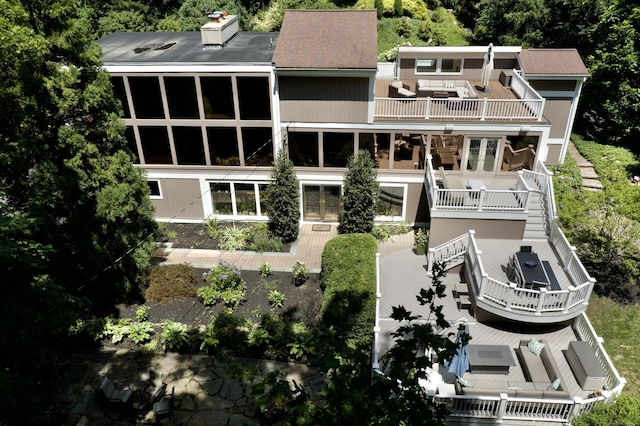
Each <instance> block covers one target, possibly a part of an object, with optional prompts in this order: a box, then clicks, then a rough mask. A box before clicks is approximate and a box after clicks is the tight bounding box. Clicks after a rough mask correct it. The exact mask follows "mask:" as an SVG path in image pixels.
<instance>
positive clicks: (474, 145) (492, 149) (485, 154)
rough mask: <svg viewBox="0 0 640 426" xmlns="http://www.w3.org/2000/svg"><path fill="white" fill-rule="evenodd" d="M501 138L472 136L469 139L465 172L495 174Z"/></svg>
mask: <svg viewBox="0 0 640 426" xmlns="http://www.w3.org/2000/svg"><path fill="white" fill-rule="evenodd" d="M499 146H500V139H499V138H470V139H468V141H467V149H466V152H465V154H466V160H465V162H464V164H466V167H465V174H467V175H478V176H482V175H485V176H488V175H494V174H495V171H496V167H497V163H498V153H499V151H498V147H499Z"/></svg>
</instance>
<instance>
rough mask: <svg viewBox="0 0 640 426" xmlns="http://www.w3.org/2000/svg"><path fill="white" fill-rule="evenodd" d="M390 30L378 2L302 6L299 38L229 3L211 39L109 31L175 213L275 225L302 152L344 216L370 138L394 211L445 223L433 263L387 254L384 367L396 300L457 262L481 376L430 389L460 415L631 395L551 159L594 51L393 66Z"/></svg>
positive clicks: (585, 404)
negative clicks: (273, 205)
mask: <svg viewBox="0 0 640 426" xmlns="http://www.w3.org/2000/svg"><path fill="white" fill-rule="evenodd" d="M376 25H377V20H376V12H375V11H374V10H330V11H326V10H325V11H319V10H314V11H303V10H289V11H287V12H286V14H285V18H284V22H283V25H282V30H281V31H280V33H248V32H239V31H238V21H237V17H235V16H232V15H228V14H226V13H225V12H216V13H214V14H212V15H210V22H209V23H207V24H205V25H204V26H203V27H202V28H201V31H200V32H188V33H115V34H112V35H109V36H107V37H105V38H103V39H101V40H99V44H100V45H101V46H102V51H103V57H102V59H103V63H104V66H105V67H106V69H107V70H108V71H109V72H110V73H111V78H112V81H113V84H114V88H115V92H116V95H117V96H118V97H119V99H120V100H121V102H122V104H123V107H124V117H123V118H124V121H125V124H126V125H127V138H128V141H129V144H130V148H131V149H132V151H133V152H134V153H136V154H137V157H136V162H137V164H139V166H140V167H142V168H144V169H145V170H146V172H147V179H148V181H149V185H150V187H151V190H152V199H153V204H154V205H155V207H156V218H157V219H158V220H160V221H169V220H171V221H174V222H200V221H203V220H205V219H207V218H211V217H215V218H217V219H218V220H220V221H226V220H234V221H265V220H267V217H266V214H265V210H264V203H265V202H267V200H265V199H264V197H263V190H264V188H265V186H266V184H267V182H268V179H269V174H270V171H271V169H270V166H271V162H272V160H273V158H274V156H276V155H280V154H282V155H288V156H289V158H290V159H291V160H292V161H293V163H294V164H295V166H296V173H297V177H298V181H299V183H300V193H301V195H302V197H301V205H300V217H301V220H302V222H303V223H315V222H323V223H329V224H332V223H334V224H335V223H337V222H338V219H339V212H340V197H341V192H342V181H343V175H344V173H345V171H346V164H347V159H348V158H349V156H350V155H353V154H354V153H355V152H357V151H358V150H366V151H368V152H369V153H370V155H371V157H372V159H373V160H374V162H375V165H376V168H377V172H378V178H379V181H380V185H381V198H380V203H379V207H378V216H377V218H376V220H377V221H379V222H390V221H403V222H406V223H409V224H413V225H415V226H429V227H430V240H429V252H428V256H427V257H426V258H425V257H421V256H416V255H414V254H407V253H401V252H400V253H401V254H399V255H397V256H396V255H393V256H387V257H385V258H384V259H382V260H381V262H380V274H379V286H380V289H379V291H378V295H379V299H380V300H379V314H378V315H377V318H376V326H375V341H376V344H375V349H374V369H376V370H380V369H381V368H383V367H382V365H381V364H380V363H379V357H380V356H381V355H383V354H384V352H386V350H387V349H388V347H389V344H391V342H390V339H389V333H390V332H391V331H393V327H395V326H397V325H395V324H394V323H393V321H391V320H390V319H389V318H388V316H389V314H390V312H391V306H395V305H398V304H404V305H405V306H407V307H411V306H412V304H414V305H415V297H414V295H415V294H417V292H418V290H419V289H420V287H421V286H426V285H428V282H429V275H430V273H431V267H432V265H433V264H434V262H446V265H447V268H448V269H449V271H448V275H447V277H446V280H447V281H446V282H447V287H448V288H450V289H451V292H450V297H449V298H448V299H447V300H445V301H446V303H445V308H444V312H445V313H446V316H447V318H448V319H450V320H451V321H452V323H458V322H465V323H466V324H467V326H468V328H469V330H470V334H471V336H472V344H471V345H469V347H468V348H469V358H470V366H469V368H468V370H467V371H466V372H465V373H464V375H463V376H462V377H461V376H458V377H455V376H453V377H452V376H451V374H450V373H446V374H444V373H445V371H444V367H442V371H441V372H440V373H439V380H434V381H433V382H432V383H430V384H429V385H428V386H429V397H430V398H434V399H436V400H439V401H441V402H444V403H446V404H447V405H448V407H449V409H450V412H451V421H462V422H464V423H467V424H469V423H487V422H488V423H492V422H505V421H513V422H524V424H532V423H534V422H541V421H545V422H559V423H567V422H569V421H570V419H571V418H573V417H574V416H575V415H577V414H579V413H580V412H582V411H583V410H585V409H589V408H590V407H591V406H592V405H593V404H594V403H595V402H596V401H600V400H604V399H608V398H611V397H614V396H616V395H617V394H619V393H620V391H621V389H622V387H623V386H624V379H623V378H621V377H620V376H619V375H618V373H617V371H616V369H615V367H614V366H613V365H612V363H611V361H610V360H609V358H608V356H607V354H606V352H605V351H604V349H603V347H602V339H600V338H599V337H598V336H597V335H596V334H595V332H594V330H593V328H592V327H591V325H590V323H589V320H588V318H587V317H586V315H585V310H586V307H587V305H588V301H589V297H590V295H591V292H592V290H593V285H594V280H593V278H591V277H590V276H589V274H588V273H587V272H586V270H585V268H584V267H583V265H582V263H581V262H580V259H579V258H578V257H577V256H576V254H575V249H574V248H573V247H572V246H571V245H570V244H569V243H568V241H567V240H566V238H565V236H564V234H563V233H562V231H561V229H560V227H559V224H558V221H557V217H556V214H555V212H556V210H555V205H554V196H553V184H552V180H551V173H550V172H549V171H548V169H547V166H550V165H555V164H559V163H562V161H563V160H564V156H565V154H566V152H567V145H568V143H569V135H570V132H571V128H572V124H573V121H574V117H575V114H576V109H577V102H578V98H579V96H580V91H581V87H582V84H583V82H584V80H585V79H586V78H587V77H588V73H587V69H586V68H585V66H584V64H583V62H582V60H581V59H580V56H579V54H578V52H577V51H576V50H575V49H522V48H520V47H515V46H481V47H471V46H464V47H400V48H399V49H398V56H397V60H396V62H394V63H378V62H377V38H376V29H377V27H376ZM391 265H393V266H394V267H393V269H392V268H391ZM398 265H402V266H403V267H402V268H398ZM391 270H393V271H394V272H393V273H391V272H390V271H391ZM398 270H401V271H402V273H401V274H398V273H397V271H398ZM413 308H414V309H415V311H416V312H417V311H418V310H419V309H420V308H419V307H418V306H413ZM426 316H427V315H425V317H426ZM531 338H536V339H539V340H540V341H544V346H543V347H542V349H541V350H540V351H537V352H538V354H537V355H536V354H533V352H532V351H531V350H530V349H529V346H536V345H535V344H531V345H530V344H529V343H530V341H531ZM538 347H539V345H538ZM534 349H535V348H534ZM460 379H462V380H460ZM469 381H470V382H474V381H475V382H476V386H474V387H463V386H461V385H460V383H464V382H469ZM555 382H557V383H558V384H557V385H555V389H551V388H549V386H550V385H551V384H554V383H555ZM478 384H481V386H479V385H478ZM548 388H549V389H548Z"/></svg>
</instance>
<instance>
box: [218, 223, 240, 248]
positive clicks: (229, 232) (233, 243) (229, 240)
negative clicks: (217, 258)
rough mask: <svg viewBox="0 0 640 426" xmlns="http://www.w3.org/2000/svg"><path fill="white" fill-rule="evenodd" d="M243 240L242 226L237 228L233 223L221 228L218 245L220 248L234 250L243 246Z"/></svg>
mask: <svg viewBox="0 0 640 426" xmlns="http://www.w3.org/2000/svg"><path fill="white" fill-rule="evenodd" d="M245 242H246V231H245V229H243V228H242V227H240V228H238V227H236V225H235V224H233V225H231V226H227V227H226V228H224V229H223V230H222V232H221V233H220V240H219V243H218V245H219V246H220V250H226V251H236V250H240V249H242V248H244V245H245Z"/></svg>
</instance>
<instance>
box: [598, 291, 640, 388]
mask: <svg viewBox="0 0 640 426" xmlns="http://www.w3.org/2000/svg"><path fill="white" fill-rule="evenodd" d="M587 315H588V316H589V320H590V321H591V323H592V324H593V328H594V329H595V330H596V333H597V334H599V335H600V336H602V337H603V338H604V347H605V349H606V350H607V353H608V354H609V357H610V358H611V360H612V361H613V363H614V365H615V366H616V368H617V369H618V373H620V375H621V376H623V377H624V378H626V379H627V384H626V386H625V388H624V392H625V393H629V394H632V395H634V396H636V397H640V333H638V329H640V305H630V306H620V305H618V304H617V303H615V302H614V301H613V300H611V299H609V298H606V297H598V296H596V295H593V296H591V299H590V301H589V307H588V308H587Z"/></svg>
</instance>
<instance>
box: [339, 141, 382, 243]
mask: <svg viewBox="0 0 640 426" xmlns="http://www.w3.org/2000/svg"><path fill="white" fill-rule="evenodd" d="M377 175H378V173H377V172H376V168H375V164H374V162H373V160H372V159H371V155H370V154H369V152H368V151H365V150H360V151H358V152H357V153H356V155H354V156H351V157H350V158H349V161H348V163H347V173H346V174H345V176H344V191H343V192H344V193H343V196H342V214H341V215H340V232H341V233H343V234H357V233H369V232H371V230H372V229H373V219H374V217H375V215H376V203H377V202H378V197H379V196H380V185H379V184H378V181H377V179H376V178H377Z"/></svg>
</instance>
